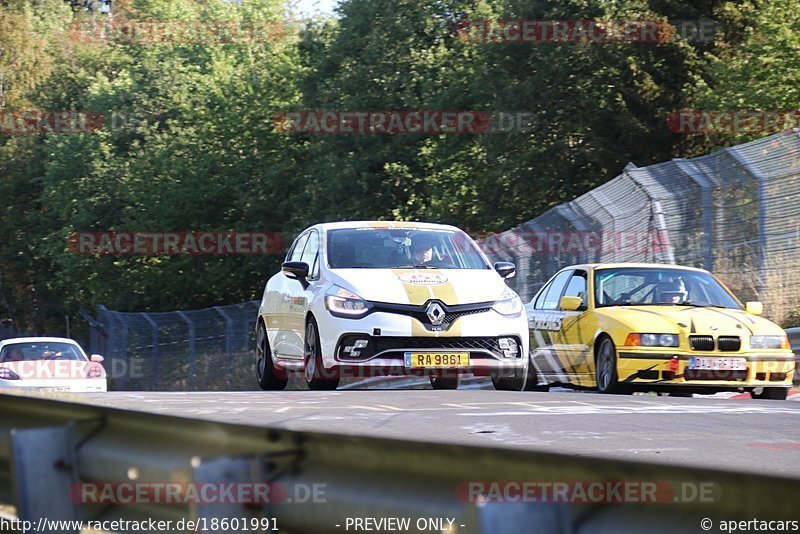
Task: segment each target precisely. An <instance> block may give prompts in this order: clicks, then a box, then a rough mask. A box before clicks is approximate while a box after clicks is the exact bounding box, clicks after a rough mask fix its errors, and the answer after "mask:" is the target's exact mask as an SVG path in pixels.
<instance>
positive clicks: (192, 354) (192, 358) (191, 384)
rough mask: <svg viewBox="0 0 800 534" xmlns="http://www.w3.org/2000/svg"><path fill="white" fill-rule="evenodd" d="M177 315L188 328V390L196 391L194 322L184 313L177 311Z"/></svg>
mask: <svg viewBox="0 0 800 534" xmlns="http://www.w3.org/2000/svg"><path fill="white" fill-rule="evenodd" d="M178 315H179V316H180V318H181V319H183V320H184V321H185V322H186V325H187V326H188V327H189V388H190V389H191V390H192V391H196V390H197V376H196V375H197V368H196V364H195V358H196V356H197V355H196V353H195V331H194V321H192V320H191V319H190V318H189V316H188V315H187V314H186V312H182V311H179V312H178Z"/></svg>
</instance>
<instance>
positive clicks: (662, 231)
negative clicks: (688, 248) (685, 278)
mask: <svg viewBox="0 0 800 534" xmlns="http://www.w3.org/2000/svg"><path fill="white" fill-rule="evenodd" d="M652 202H653V211H654V212H655V219H656V235H657V236H659V237H658V239H659V241H660V240H661V237H662V236H664V237H665V239H666V243H659V245H664V246H666V250H667V261H668V262H670V263H671V264H672V265H675V252H674V251H673V250H672V243H670V241H669V233H668V232H667V223H666V221H665V220H664V211H663V210H662V209H661V202H659V201H658V200H653V201H652Z"/></svg>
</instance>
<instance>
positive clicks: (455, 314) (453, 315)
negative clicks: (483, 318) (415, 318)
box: [425, 308, 492, 324]
mask: <svg viewBox="0 0 800 534" xmlns="http://www.w3.org/2000/svg"><path fill="white" fill-rule="evenodd" d="M491 309H492V308H475V309H474V310H464V311H457V312H448V313H447V314H446V315H445V316H444V321H443V322H444V323H447V324H450V323H452V322H453V321H455V320H456V319H458V318H459V317H464V316H465V315H473V314H476V313H484V312H488V311H489V310H491ZM425 321H426V322H427V321H428V316H427V315H425Z"/></svg>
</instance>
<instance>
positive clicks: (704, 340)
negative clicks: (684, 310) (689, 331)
mask: <svg viewBox="0 0 800 534" xmlns="http://www.w3.org/2000/svg"><path fill="white" fill-rule="evenodd" d="M689 344H690V345H691V346H692V350H704V351H712V350H714V338H713V337H711V336H689Z"/></svg>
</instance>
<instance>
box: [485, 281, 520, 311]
mask: <svg viewBox="0 0 800 534" xmlns="http://www.w3.org/2000/svg"><path fill="white" fill-rule="evenodd" d="M522 308H523V305H522V299H520V298H519V295H517V294H516V293H514V291H513V290H512V289H511V288H510V287H508V286H506V288H505V289H504V290H503V294H502V295H500V300H498V301H497V302H495V303H494V305H493V306H492V309H493V310H494V311H496V312H497V313H499V314H500V315H519V314H520V313H522Z"/></svg>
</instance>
